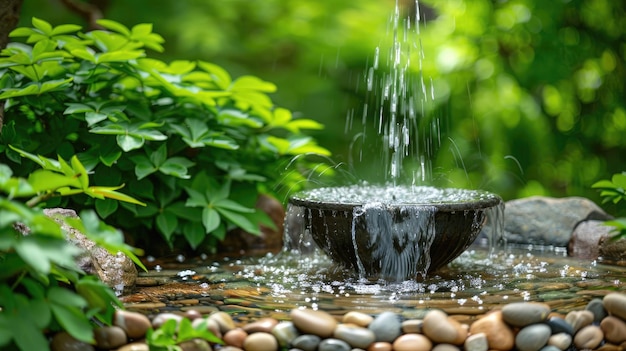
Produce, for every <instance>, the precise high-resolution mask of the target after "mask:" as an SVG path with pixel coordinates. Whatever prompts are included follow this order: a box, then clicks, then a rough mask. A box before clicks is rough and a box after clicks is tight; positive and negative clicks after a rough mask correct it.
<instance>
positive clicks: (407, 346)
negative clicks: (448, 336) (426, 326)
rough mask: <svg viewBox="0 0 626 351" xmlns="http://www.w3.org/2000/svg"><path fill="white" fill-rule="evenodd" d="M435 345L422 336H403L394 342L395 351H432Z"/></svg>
mask: <svg viewBox="0 0 626 351" xmlns="http://www.w3.org/2000/svg"><path fill="white" fill-rule="evenodd" d="M432 347H433V343H432V342H431V341H430V340H429V339H428V338H427V337H425V336H424V335H422V334H403V335H401V336H399V337H398V338H397V339H396V340H395V341H394V342H393V350H394V351H430V350H431V349H432Z"/></svg>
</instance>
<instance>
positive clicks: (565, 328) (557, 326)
mask: <svg viewBox="0 0 626 351" xmlns="http://www.w3.org/2000/svg"><path fill="white" fill-rule="evenodd" d="M546 324H547V325H548V326H550V329H551V330H552V334H558V333H567V334H569V335H574V328H573V327H572V325H571V324H569V323H567V321H566V320H565V319H563V318H561V317H551V318H550V319H548V320H547V321H546Z"/></svg>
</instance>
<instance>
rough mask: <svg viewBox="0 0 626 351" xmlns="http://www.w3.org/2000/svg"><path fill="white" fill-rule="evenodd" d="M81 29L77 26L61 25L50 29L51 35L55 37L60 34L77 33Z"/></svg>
mask: <svg viewBox="0 0 626 351" xmlns="http://www.w3.org/2000/svg"><path fill="white" fill-rule="evenodd" d="M81 29H82V27H81V26H79V25H77V24H62V25H59V26H56V27H54V28H53V29H52V35H53V36H56V35H61V34H68V33H74V32H78V31H79V30H81Z"/></svg>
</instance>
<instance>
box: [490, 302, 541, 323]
mask: <svg viewBox="0 0 626 351" xmlns="http://www.w3.org/2000/svg"><path fill="white" fill-rule="evenodd" d="M549 314H550V306H548V305H547V304H544V303H538V302H513V303H510V304H508V305H506V306H504V307H503V308H502V319H503V320H504V321H505V322H506V323H508V324H509V325H511V326H514V327H525V326H527V325H530V324H535V323H540V322H543V321H545V320H546V319H547V318H548V315H549Z"/></svg>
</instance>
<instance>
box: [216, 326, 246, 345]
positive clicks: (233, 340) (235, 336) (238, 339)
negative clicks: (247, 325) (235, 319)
mask: <svg viewBox="0 0 626 351" xmlns="http://www.w3.org/2000/svg"><path fill="white" fill-rule="evenodd" d="M247 337H248V333H247V332H246V331H245V330H243V329H240V328H235V329H232V330H229V331H227V332H226V333H224V336H223V337H222V341H224V343H226V345H230V346H235V347H238V348H240V349H241V348H243V342H244V341H245V340H246V338H247Z"/></svg>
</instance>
